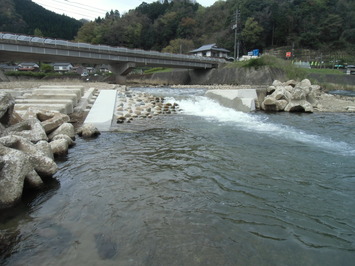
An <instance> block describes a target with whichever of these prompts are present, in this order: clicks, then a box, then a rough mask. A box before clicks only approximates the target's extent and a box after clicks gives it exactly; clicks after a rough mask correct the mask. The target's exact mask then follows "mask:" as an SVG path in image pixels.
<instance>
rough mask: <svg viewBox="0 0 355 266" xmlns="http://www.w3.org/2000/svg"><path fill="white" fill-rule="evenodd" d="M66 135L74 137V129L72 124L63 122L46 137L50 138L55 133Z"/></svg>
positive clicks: (55, 134)
mask: <svg viewBox="0 0 355 266" xmlns="http://www.w3.org/2000/svg"><path fill="white" fill-rule="evenodd" d="M62 134H63V135H67V136H69V137H70V138H72V139H75V129H74V126H73V125H72V124H70V123H64V124H62V125H61V126H60V127H58V128H57V129H56V130H54V131H53V132H52V133H50V134H49V135H48V138H49V139H50V140H52V139H53V138H54V137H55V136H57V135H62Z"/></svg>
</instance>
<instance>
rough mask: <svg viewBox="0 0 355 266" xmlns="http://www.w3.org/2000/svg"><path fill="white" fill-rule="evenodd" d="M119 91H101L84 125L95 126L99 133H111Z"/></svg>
mask: <svg viewBox="0 0 355 266" xmlns="http://www.w3.org/2000/svg"><path fill="white" fill-rule="evenodd" d="M116 98H117V90H101V91H100V94H99V96H98V97H97V99H96V101H95V103H94V105H93V106H92V108H91V110H90V112H89V114H88V116H87V117H86V119H85V121H84V124H93V125H94V126H95V127H96V128H97V129H98V130H99V131H110V128H111V123H112V118H113V114H114V110H115V104H116Z"/></svg>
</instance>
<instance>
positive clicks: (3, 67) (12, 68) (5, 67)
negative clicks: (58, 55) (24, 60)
mask: <svg viewBox="0 0 355 266" xmlns="http://www.w3.org/2000/svg"><path fill="white" fill-rule="evenodd" d="M18 68H19V67H18V66H10V65H7V64H1V65H0V69H1V70H2V71H4V72H7V71H17V70H18Z"/></svg>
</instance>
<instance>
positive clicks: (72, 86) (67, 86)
mask: <svg viewBox="0 0 355 266" xmlns="http://www.w3.org/2000/svg"><path fill="white" fill-rule="evenodd" d="M39 88H40V89H80V91H81V95H84V92H85V91H84V86H82V85H42V86H40V87H39Z"/></svg>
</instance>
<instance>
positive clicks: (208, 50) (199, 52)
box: [189, 43, 230, 58]
mask: <svg viewBox="0 0 355 266" xmlns="http://www.w3.org/2000/svg"><path fill="white" fill-rule="evenodd" d="M229 52H230V51H229V50H227V49H224V48H220V47H218V46H217V45H216V44H215V43H212V44H206V45H203V46H201V47H200V48H197V49H195V50H192V51H190V52H189V53H190V54H193V55H196V56H207V57H219V58H228V53H229Z"/></svg>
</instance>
